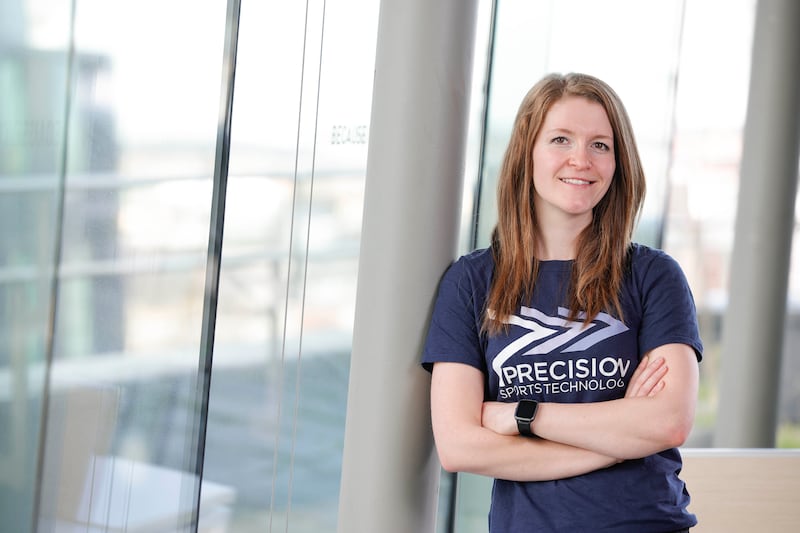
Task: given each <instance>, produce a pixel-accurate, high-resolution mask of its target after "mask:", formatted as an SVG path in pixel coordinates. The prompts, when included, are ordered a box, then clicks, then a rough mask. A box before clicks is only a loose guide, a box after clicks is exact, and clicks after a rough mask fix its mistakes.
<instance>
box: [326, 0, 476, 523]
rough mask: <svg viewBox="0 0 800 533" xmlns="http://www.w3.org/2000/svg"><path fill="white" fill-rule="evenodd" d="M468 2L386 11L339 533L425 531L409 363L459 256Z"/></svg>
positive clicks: (427, 517)
mask: <svg viewBox="0 0 800 533" xmlns="http://www.w3.org/2000/svg"><path fill="white" fill-rule="evenodd" d="M476 16H477V0H440V1H436V2H431V1H429V0H383V1H382V2H381V10H380V17H379V22H378V41H377V51H376V66H375V81H374V90H373V102H372V117H371V124H370V133H369V149H368V156H367V181H366V189H365V198H364V204H365V205H364V218H363V230H362V235H361V252H360V258H359V274H358V293H357V297H356V316H355V328H354V338H353V354H352V359H351V368H350V384H349V390H348V407H347V422H346V429H345V442H344V456H343V466H342V481H341V493H340V501H339V525H338V531H339V532H340V533H374V532H376V531H380V532H382V533H392V532H397V533H408V532H412V531H413V532H414V533H425V532H432V531H434V530H435V526H436V507H437V493H438V484H439V475H440V465H439V462H438V459H437V456H436V453H435V449H434V445H433V438H432V434H431V428H430V404H429V386H430V376H429V375H428V374H427V373H426V372H425V371H424V370H422V368H421V367H420V365H419V360H420V355H421V350H422V344H423V340H424V336H425V333H426V329H427V321H428V317H429V314H430V309H431V306H432V303H433V299H434V297H435V292H436V288H437V285H438V281H439V279H440V277H441V275H442V273H443V272H444V270H445V268H446V267H447V265H448V264H449V263H450V262H451V261H452V260H453V259H454V257H455V255H456V254H457V250H458V236H459V235H458V233H459V218H460V209H461V206H460V204H461V191H462V181H463V173H464V159H465V149H466V138H467V125H468V105H469V97H470V94H469V93H470V87H471V83H472V57H473V47H474V39H475V23H476Z"/></svg>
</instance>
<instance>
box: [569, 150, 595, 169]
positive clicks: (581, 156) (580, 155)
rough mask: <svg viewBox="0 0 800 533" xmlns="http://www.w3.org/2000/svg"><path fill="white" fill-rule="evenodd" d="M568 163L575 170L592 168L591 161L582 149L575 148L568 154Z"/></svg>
mask: <svg viewBox="0 0 800 533" xmlns="http://www.w3.org/2000/svg"><path fill="white" fill-rule="evenodd" d="M569 162H570V164H571V165H572V166H574V167H576V168H589V167H591V166H592V159H591V158H590V157H589V154H587V153H586V150H584V149H583V148H575V149H574V150H573V151H572V154H570V161H569Z"/></svg>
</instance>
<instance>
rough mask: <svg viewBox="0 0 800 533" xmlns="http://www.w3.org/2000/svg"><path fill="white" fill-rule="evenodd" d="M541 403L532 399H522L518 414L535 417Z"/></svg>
mask: <svg viewBox="0 0 800 533" xmlns="http://www.w3.org/2000/svg"><path fill="white" fill-rule="evenodd" d="M537 407H539V404H537V403H536V402H534V401H532V400H521V401H520V402H519V404H518V405H517V416H518V417H520V418H533V416H534V415H535V414H536V408H537Z"/></svg>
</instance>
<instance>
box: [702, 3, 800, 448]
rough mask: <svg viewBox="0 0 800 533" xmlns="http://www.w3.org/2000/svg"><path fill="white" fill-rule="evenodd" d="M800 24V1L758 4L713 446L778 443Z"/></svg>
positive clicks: (799, 115)
mask: <svg viewBox="0 0 800 533" xmlns="http://www.w3.org/2000/svg"><path fill="white" fill-rule="evenodd" d="M799 23H800V2H797V1H795V0H760V1H759V2H758V5H757V8H756V23H755V33H754V37H753V57H752V67H751V71H750V95H749V102H748V109H747V119H746V124H745V132H744V148H743V152H742V166H741V179H740V185H739V203H738V211H737V216H736V234H735V242H734V247H733V255H732V263H731V280H730V288H729V294H730V300H729V304H728V309H727V313H726V315H725V321H724V324H723V327H724V335H723V344H722V348H723V350H722V361H721V367H722V377H721V381H720V396H719V410H718V420H717V428H716V433H715V442H714V444H715V446H717V447H741V448H770V447H773V446H774V445H775V430H776V427H775V426H776V423H777V410H778V386H779V383H780V381H779V379H778V378H779V374H780V368H781V354H782V351H783V335H784V321H785V316H786V291H787V286H788V277H789V263H790V257H791V255H790V251H791V246H792V231H793V226H794V209H795V205H794V204H795V197H796V195H797V165H798V155H799V152H800V150H799V149H798V147H799V146H800V32H798V24H799ZM722 90H724V89H722Z"/></svg>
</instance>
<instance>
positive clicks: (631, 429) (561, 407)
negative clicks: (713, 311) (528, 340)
mask: <svg viewBox="0 0 800 533" xmlns="http://www.w3.org/2000/svg"><path fill="white" fill-rule="evenodd" d="M648 362H649V363H650V367H653V366H656V365H659V367H660V368H661V373H662V374H663V375H662V377H660V378H658V379H659V380H660V381H659V382H658V385H656V386H655V387H653V388H652V390H651V391H650V392H648V393H646V394H642V390H641V389H637V388H638V387H641V385H642V383H644V381H642V380H641V379H637V377H636V376H634V378H633V379H632V380H631V385H630V387H629V392H628V394H626V396H625V398H622V399H619V400H612V401H607V402H596V403H578V404H560V403H542V404H540V405H539V411H538V412H537V415H536V419H535V420H534V421H533V423H532V424H531V428H532V430H533V432H534V433H535V434H536V435H538V436H540V437H542V438H543V439H547V440H551V441H555V442H560V443H562V444H567V445H570V446H575V447H579V448H583V449H586V450H592V451H594V452H596V453H599V454H609V455H615V456H617V457H619V458H620V459H638V458H641V457H645V456H647V455H651V454H653V453H657V452H660V451H662V450H666V449H668V448H673V447H675V446H680V445H682V444H683V443H684V442H685V441H686V438H687V437H688V435H689V432H690V431H691V428H692V423H693V421H694V411H695V405H696V401H697V388H698V381H699V377H698V374H699V370H698V365H697V358H696V356H695V353H694V351H693V350H692V348H690V347H689V346H687V345H684V344H667V345H664V346H660V347H658V348H656V349H654V350H652V351H651V352H650V353H649V354H647V359H646V362H645V365H640V367H639V369H644V368H646V367H647V366H648ZM637 371H638V370H637ZM651 377H652V376H651ZM649 386H652V383H651V384H650V385H645V388H647V387H649ZM632 389H637V390H632ZM515 406H516V404H504V403H497V402H489V403H487V405H486V406H485V407H484V409H485V410H486V411H488V413H489V414H488V415H487V416H486V420H488V421H489V423H488V426H489V427H491V428H492V429H493V430H494V431H498V432H500V433H505V434H513V433H516V426H515V425H514V424H513V416H514V409H515ZM509 418H510V419H511V420H510V421H509Z"/></svg>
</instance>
